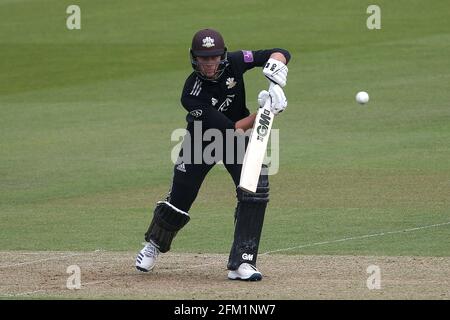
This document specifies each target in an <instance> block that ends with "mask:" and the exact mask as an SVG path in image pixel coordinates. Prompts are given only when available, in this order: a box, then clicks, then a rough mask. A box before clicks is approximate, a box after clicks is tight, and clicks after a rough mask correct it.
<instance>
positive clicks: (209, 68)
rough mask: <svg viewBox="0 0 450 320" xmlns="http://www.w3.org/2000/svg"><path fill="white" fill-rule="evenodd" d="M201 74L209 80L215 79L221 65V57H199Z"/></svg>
mask: <svg viewBox="0 0 450 320" xmlns="http://www.w3.org/2000/svg"><path fill="white" fill-rule="evenodd" d="M197 62H198V65H199V68H200V72H201V73H202V74H203V75H204V76H205V77H207V78H213V77H214V75H215V74H216V71H217V68H218V66H219V63H220V56H216V57H197Z"/></svg>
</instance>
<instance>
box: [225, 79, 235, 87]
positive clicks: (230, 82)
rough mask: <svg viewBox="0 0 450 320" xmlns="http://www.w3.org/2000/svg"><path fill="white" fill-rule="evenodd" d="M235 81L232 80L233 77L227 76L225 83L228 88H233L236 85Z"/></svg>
mask: <svg viewBox="0 0 450 320" xmlns="http://www.w3.org/2000/svg"><path fill="white" fill-rule="evenodd" d="M236 83H237V82H236V81H234V78H228V79H227V81H226V82H225V84H226V85H227V88H228V89H231V88H233V87H234V86H235V85H236Z"/></svg>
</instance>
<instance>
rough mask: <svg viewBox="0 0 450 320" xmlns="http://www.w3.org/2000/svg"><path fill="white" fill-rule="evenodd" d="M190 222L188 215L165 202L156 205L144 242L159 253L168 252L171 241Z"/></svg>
mask: <svg viewBox="0 0 450 320" xmlns="http://www.w3.org/2000/svg"><path fill="white" fill-rule="evenodd" d="M189 220H190V217H189V214H188V213H187V212H184V211H182V210H180V209H178V208H176V207H175V206H173V205H172V204H170V203H169V202H167V201H160V202H158V203H157V205H156V208H155V211H154V214H153V219H152V222H151V223H150V227H149V228H148V231H147V232H146V234H145V240H146V241H148V242H151V243H153V244H154V245H156V246H157V247H158V249H159V251H161V252H163V253H164V252H167V251H169V250H170V245H171V244H172V240H173V239H174V238H175V236H176V234H177V233H178V231H179V230H181V228H183V227H184V226H185V225H186V224H187V223H188V222H189Z"/></svg>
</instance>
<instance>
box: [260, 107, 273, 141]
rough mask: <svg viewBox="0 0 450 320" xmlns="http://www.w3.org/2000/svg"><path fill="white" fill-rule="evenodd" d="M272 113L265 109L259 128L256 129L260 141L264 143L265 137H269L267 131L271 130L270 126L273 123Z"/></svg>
mask: <svg viewBox="0 0 450 320" xmlns="http://www.w3.org/2000/svg"><path fill="white" fill-rule="evenodd" d="M271 120H272V119H271V117H270V111H269V110H266V109H264V110H263V113H262V114H261V118H260V119H259V126H258V127H257V128H256V133H257V134H258V138H257V139H258V140H259V141H264V137H265V136H266V135H267V131H268V129H269V127H268V126H269V124H270V121H271Z"/></svg>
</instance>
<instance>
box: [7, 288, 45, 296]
mask: <svg viewBox="0 0 450 320" xmlns="http://www.w3.org/2000/svg"><path fill="white" fill-rule="evenodd" d="M37 292H45V290H42V289H41V290H35V291H29V292H21V293H17V294H9V293H6V294H0V296H2V297H20V296H26V295H28V294H33V293H37Z"/></svg>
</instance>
